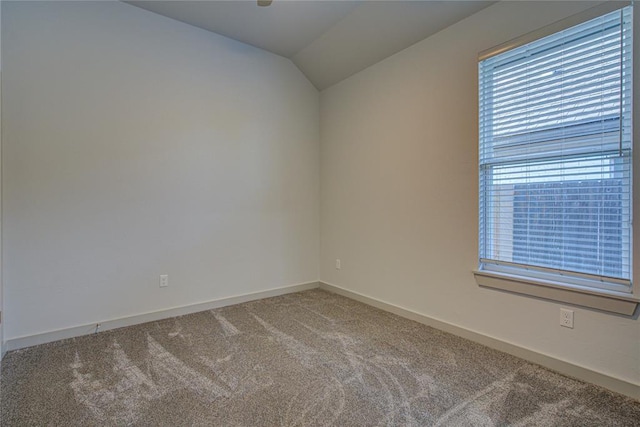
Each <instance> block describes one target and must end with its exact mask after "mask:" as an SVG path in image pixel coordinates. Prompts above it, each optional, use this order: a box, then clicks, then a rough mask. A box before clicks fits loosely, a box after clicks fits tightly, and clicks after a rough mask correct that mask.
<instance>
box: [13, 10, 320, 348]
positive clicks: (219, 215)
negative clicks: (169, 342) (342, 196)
mask: <svg viewBox="0 0 640 427" xmlns="http://www.w3.org/2000/svg"><path fill="white" fill-rule="evenodd" d="M2 3H3V4H2V7H3V14H2V19H3V25H2V31H3V34H2V35H3V37H2V38H3V40H2V43H3V45H2V55H3V58H2V63H3V68H4V69H3V75H2V96H3V104H4V107H5V108H4V110H3V115H2V125H3V133H4V138H3V145H4V147H3V174H4V180H3V185H4V194H3V196H4V199H3V224H2V226H3V236H2V237H3V244H4V249H5V251H4V255H5V256H4V260H3V261H4V263H3V272H4V279H5V280H4V285H5V289H4V291H5V292H4V296H5V307H6V317H5V319H6V324H5V331H4V332H5V339H6V340H11V339H14V338H17V337H22V336H29V335H33V334H37V333H43V332H47V331H52V330H57V329H63V328H69V327H74V326H77V325H82V324H87V323H90V322H98V321H100V320H108V319H117V318H121V317H125V316H131V315H136V314H140V313H146V312H151V311H158V310H163V309H167V308H172V307H179V306H184V305H188V304H195V303H199V302H204V301H210V300H215V299H220V298H226V297H232V296H236V295H242V294H247V293H251V292H258V291H263V290H267V289H272V288H277V287H282V286H287V285H293V284H298V283H304V282H311V281H316V280H317V278H318V251H319V243H318V228H319V220H318V216H319V206H318V203H319V99H318V92H317V91H316V90H315V89H314V88H313V86H312V85H311V84H310V83H309V82H308V81H307V80H306V79H305V78H304V76H303V75H302V74H301V73H300V71H299V70H298V69H297V68H296V67H295V66H294V65H293V64H292V63H291V62H290V61H289V60H287V59H285V58H282V57H279V56H276V55H273V54H270V53H267V52H265V51H262V50H260V49H257V48H253V47H250V46H247V45H245V44H242V43H239V42H236V41H232V40H230V39H227V38H225V37H222V36H218V35H215V34H213V33H210V32H207V31H204V30H200V29H196V28H194V27H191V26H189V25H186V24H183V23H179V22H177V21H173V20H171V19H168V18H165V17H161V16H159V15H156V14H153V13H150V12H148V11H144V10H142V9H139V8H137V7H134V6H131V5H128V4H124V3H121V2H42V3H32V2H20V3H8V2H2ZM161 274H168V275H169V286H168V287H166V288H162V289H160V287H159V275H161Z"/></svg>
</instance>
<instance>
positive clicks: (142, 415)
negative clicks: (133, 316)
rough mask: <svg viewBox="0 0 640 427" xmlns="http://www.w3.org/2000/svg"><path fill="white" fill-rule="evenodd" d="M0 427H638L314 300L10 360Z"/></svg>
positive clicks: (221, 314)
mask: <svg viewBox="0 0 640 427" xmlns="http://www.w3.org/2000/svg"><path fill="white" fill-rule="evenodd" d="M0 391H1V398H2V403H1V408H2V413H1V417H0V424H1V425H2V426H32V425H33V426H44V425H47V426H49V425H52V426H53V425H55V426H93V425H95V426H107V425H140V426H183V425H197V426H205V425H206V426H211V425H218V426H235V425H240V426H280V425H284V426H303V425H304V426H306V425H335V426H356V425H363V426H375V425H393V426H400V425H402V426H404V425H440V426H529V425H532V426H533V425H535V426H608V425H611V426H614V425H615V426H638V425H640V403H639V402H636V401H633V400H631V399H628V398H625V397H622V396H620V395H616V394H613V393H610V392H608V391H606V390H604V389H601V388H598V387H595V386H592V385H588V384H584V383H581V382H579V381H575V380H572V379H569V378H566V377H563V376H561V375H558V374H555V373H552V372H549V371H547V370H545V369H542V368H540V367H538V366H535V365H532V364H529V363H527V362H525V361H523V360H520V359H517V358H515V357H511V356H509V355H506V354H503V353H500V352H497V351H494V350H491V349H488V348H486V347H483V346H481V345H478V344H474V343H472V342H470V341H466V340H464V339H461V338H457V337H455V336H452V335H449V334H446V333H443V332H440V331H437V330H435V329H432V328H429V327H427V326H424V325H421V324H418V323H415V322H412V321H409V320H406V319H403V318H400V317H398V316H395V315H392V314H389V313H385V312H383V311H380V310H377V309H374V308H371V307H369V306H366V305H364V304H361V303H358V302H355V301H353V300H350V299H347V298H344V297H341V296H338V295H334V294H331V293H328V292H325V291H321V290H312V291H306V292H301V293H297V294H291V295H285V296H281V297H276V298H270V299H265V300H261V301H256V302H251V303H246V304H240V305H236V306H232V307H225V308H221V309H217V310H213V311H206V312H201V313H197V314H193V315H188V316H182V317H177V318H172V319H168V320H164V321H159V322H152V323H147V324H143V325H138V326H133V327H128V328H123V329H118V330H114V331H107V332H102V333H99V334H96V335H93V336H85V337H81V338H75V339H70V340H65V341H59V342H56V343H51V344H46V345H41V346H37V347H32V348H28V349H24V350H19V351H14V352H11V353H9V354H7V356H6V357H5V359H4V361H3V363H2V384H1V390H0Z"/></svg>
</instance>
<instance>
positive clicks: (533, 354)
mask: <svg viewBox="0 0 640 427" xmlns="http://www.w3.org/2000/svg"><path fill="white" fill-rule="evenodd" d="M319 287H320V289H324V290H326V291H328V292H333V293H336V294H339V295H342V296H345V297H347V298H351V299H354V300H356V301H360V302H362V303H364V304H367V305H370V306H373V307H376V308H379V309H381V310H384V311H388V312H390V313H394V314H397V315H398V316H401V317H404V318H406V319H410V320H413V321H416V322H419V323H422V324H425V325H427V326H431V327H433V328H436V329H439V330H441V331H444V332H448V333H450V334H453V335H457V336H459V337H462V338H466V339H468V340H470V341H474V342H477V343H478V344H482V345H485V346H487V347H490V348H493V349H495V350H499V351H503V352H505V353H508V354H511V355H513V356H516V357H519V358H521V359H524V360H527V361H529V362H532V363H535V364H538V365H540V366H544V367H545V368H548V369H551V370H552V371H556V372H558V373H560V374H563V375H566V376H569V377H572V378H575V379H578V380H581V381H585V382H588V383H591V384H595V385H599V386H601V387H604V388H606V389H609V390H611V391H614V392H616V393H620V394H624V395H625V396H628V397H631V398H633V399H636V400H640V385H637V384H633V383H630V382H628V381H625V380H623V379H620V378H615V377H612V376H610V375H607V374H603V373H601V372H597V371H593V370H591V369H588V368H585V367H583V366H579V365H575V364H573V363H570V362H567V361H564V360H561V359H557V358H555V357H551V356H548V355H546V354H542V353H538V352H537V351H534V350H530V349H528V348H525V347H521V346H518V345H515V344H511V343H509V342H506V341H502V340H500V339H497V338H493V337H490V336H488V335H484V334H482V333H479V332H475V331H472V330H469V329H466V328H463V327H460V326H456V325H453V324H451V323H447V322H444V321H442V320H438V319H434V318H432V317H429V316H425V315H424V314H420V313H417V312H415V311H412V310H408V309H406V308H403V307H399V306H397V305H393V304H390V303H387V302H384V301H381V300H378V299H375V298H371V297H369V296H366V295H363V294H360V293H358V292H353V291H350V290H348V289H345V288H341V287H339V286H336V285H332V284H330V283H327V282H322V281H321V282H319Z"/></svg>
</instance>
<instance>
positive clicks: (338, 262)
mask: <svg viewBox="0 0 640 427" xmlns="http://www.w3.org/2000/svg"><path fill="white" fill-rule="evenodd" d="M336 270H340V260H339V259H337V260H336Z"/></svg>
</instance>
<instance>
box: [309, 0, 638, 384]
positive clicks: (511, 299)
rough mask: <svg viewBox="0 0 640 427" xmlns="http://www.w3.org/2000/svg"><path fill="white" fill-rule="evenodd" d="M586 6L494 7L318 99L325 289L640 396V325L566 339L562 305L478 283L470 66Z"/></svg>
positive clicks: (611, 322)
mask: <svg viewBox="0 0 640 427" xmlns="http://www.w3.org/2000/svg"><path fill="white" fill-rule="evenodd" d="M592 5H593V4H590V5H585V4H584V3H576V2H501V3H498V4H495V5H493V6H491V7H489V8H487V9H485V10H483V11H481V12H479V13H478V14H476V15H473V16H471V17H469V18H468V19H466V20H464V21H461V22H459V23H457V24H455V25H453V26H451V27H449V28H447V29H445V30H443V31H441V32H440V33H438V34H436V35H434V36H432V37H430V38H428V39H426V40H424V41H422V42H420V43H417V44H416V45H414V46H412V47H410V48H408V49H406V50H404V51H402V52H400V53H398V54H396V55H394V56H392V57H390V58H388V59H386V60H384V61H382V62H380V63H378V64H376V65H374V66H372V67H370V68H368V69H367V70H365V71H363V72H361V73H359V74H357V75H355V76H353V77H351V78H349V79H348V80H346V81H343V82H342V83H339V84H337V85H335V86H333V87H332V88H329V89H327V90H325V91H324V92H322V93H321V135H322V137H321V219H320V224H321V266H320V279H321V280H322V281H324V282H327V283H329V284H333V285H337V286H339V287H342V288H345V289H347V290H350V291H353V292H357V293H360V294H363V295H365V296H369V297H372V298H376V299H379V300H382V301H383V302H387V303H390V304H394V305H397V306H401V307H404V308H407V309H410V310H413V311H416V312H418V313H420V314H423V315H426V316H430V317H432V318H435V319H438V320H442V321H445V322H448V323H451V324H454V325H456V326H460V327H463V328H466V329H469V330H472V331H475V332H479V333H482V334H485V335H488V336H490V337H494V338H498V339H500V340H503V341H507V342H510V343H513V344H516V345H518V346H521V347H524V348H528V349H531V350H534V351H537V352H540V353H543V354H546V355H549V356H552V357H554V358H558V359H561V360H565V361H568V362H571V363H573V364H576V365H579V366H583V367H586V368H589V369H592V370H594V371H597V372H601V373H604V374H607V375H610V376H612V377H615V378H619V379H622V380H625V381H628V382H631V383H635V384H640V323H639V322H638V320H637V318H636V319H632V318H627V317H622V316H616V315H611V314H605V313H602V312H597V311H594V310H588V309H582V308H574V310H575V328H574V329H566V328H562V327H560V326H559V324H558V323H559V312H560V310H559V307H560V304H557V303H554V302H549V301H543V300H539V299H534V298H528V297H524V296H520V295H515V294H510V293H505V292H500V291H496V290H490V289H484V288H480V287H478V286H477V285H476V283H475V280H474V277H473V275H472V270H474V269H475V268H477V262H478V250H477V246H478V239H477V234H478V225H477V224H478V195H477V191H478V167H477V160H478V155H477V152H478V148H477V144H478V120H477V114H478V110H477V105H478V97H477V92H478V87H477V54H478V52H480V51H483V50H485V49H488V48H490V47H492V46H495V45H498V44H501V43H503V42H506V41H508V40H510V39H512V38H514V37H517V36H520V35H522V34H524V33H526V32H529V31H532V30H535V29H538V28H540V27H542V26H544V25H547V24H550V23H552V22H554V21H557V20H559V19H562V18H565V17H567V16H569V15H571V14H574V13H576V12H579V11H581V10H584V9H585V7H587V6H592ZM636 12H638V11H636ZM638 29H640V25H638ZM635 34H636V45H637V46H638V45H640V37H638V35H639V34H640V31H636V32H635ZM639 104H640V103H639ZM637 110H640V108H637V109H636V112H637ZM638 117H639V116H638V115H637V114H636V121H637V119H638ZM638 127H639V126H636V128H638ZM636 164H637V165H638V162H637V161H636ZM639 177H640V173H638V174H635V187H636V189H638V188H640V179H639ZM637 194H638V193H636V195H637ZM635 244H636V247H640V239H638V232H637V230H636V238H635ZM337 258H339V259H340V260H341V262H342V266H341V269H340V270H336V269H335V260H336V259H337ZM637 259H638V258H637V257H636V260H637ZM637 264H640V263H638V262H636V270H635V273H636V274H635V277H640V274H639V273H640V270H639V269H638V267H639V266H638V265H637Z"/></svg>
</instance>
